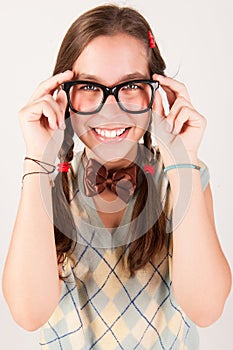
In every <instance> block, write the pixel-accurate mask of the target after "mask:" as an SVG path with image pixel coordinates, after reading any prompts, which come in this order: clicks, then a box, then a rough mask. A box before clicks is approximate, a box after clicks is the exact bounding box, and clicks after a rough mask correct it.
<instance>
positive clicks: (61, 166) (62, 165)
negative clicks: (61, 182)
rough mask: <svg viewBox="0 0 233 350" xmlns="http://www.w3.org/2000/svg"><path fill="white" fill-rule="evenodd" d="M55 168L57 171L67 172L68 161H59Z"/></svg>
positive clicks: (68, 167)
mask: <svg viewBox="0 0 233 350" xmlns="http://www.w3.org/2000/svg"><path fill="white" fill-rule="evenodd" d="M57 169H58V171H59V173H67V172H68V171H69V169H70V163H69V162H63V163H59V164H58V165H57Z"/></svg>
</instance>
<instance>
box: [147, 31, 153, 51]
mask: <svg viewBox="0 0 233 350" xmlns="http://www.w3.org/2000/svg"><path fill="white" fill-rule="evenodd" d="M147 34H148V39H149V44H150V48H151V49H154V48H155V39H154V36H153V34H152V33H151V31H150V30H148V33H147Z"/></svg>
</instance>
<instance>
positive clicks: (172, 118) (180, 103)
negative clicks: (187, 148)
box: [167, 97, 193, 132]
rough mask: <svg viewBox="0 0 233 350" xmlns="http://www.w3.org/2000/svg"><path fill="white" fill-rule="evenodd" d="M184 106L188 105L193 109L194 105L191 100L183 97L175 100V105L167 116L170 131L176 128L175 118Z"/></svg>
mask: <svg viewBox="0 0 233 350" xmlns="http://www.w3.org/2000/svg"><path fill="white" fill-rule="evenodd" d="M184 107H188V108H191V109H193V106H192V104H191V103H190V102H189V101H187V100H186V99H184V98H183V97H178V98H177V99H176V100H175V102H174V104H173V106H172V108H171V110H170V112H169V114H168V116H167V123H168V126H167V128H168V130H169V131H170V132H172V130H173V128H174V123H175V120H176V118H177V116H178V115H179V113H180V111H181V110H182V108H184Z"/></svg>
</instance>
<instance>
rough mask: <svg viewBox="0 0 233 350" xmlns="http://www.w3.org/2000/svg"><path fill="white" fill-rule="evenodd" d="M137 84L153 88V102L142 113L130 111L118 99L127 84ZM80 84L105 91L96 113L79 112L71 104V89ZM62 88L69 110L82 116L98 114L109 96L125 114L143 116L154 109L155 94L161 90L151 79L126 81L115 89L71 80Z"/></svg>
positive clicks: (84, 81)
mask: <svg viewBox="0 0 233 350" xmlns="http://www.w3.org/2000/svg"><path fill="white" fill-rule="evenodd" d="M136 83H147V84H149V85H150V87H151V100H150V103H149V105H148V107H147V108H145V109H143V110H140V111H130V110H128V109H127V108H125V107H124V106H123V105H122V104H121V102H120V101H119V98H118V94H119V91H120V89H121V88H122V87H123V86H125V85H127V84H136ZM78 84H87V85H94V86H96V87H99V88H100V89H101V90H102V91H103V99H102V101H101V102H100V104H99V106H98V108H97V109H95V110H94V111H92V112H80V111H77V110H76V109H75V108H74V107H73V105H72V102H71V99H70V93H69V92H70V88H71V87H72V86H74V85H78ZM61 87H62V89H63V90H64V91H65V93H66V96H67V100H68V105H69V108H70V109H71V110H72V111H73V112H75V113H77V114H80V115H91V114H95V113H98V112H99V111H100V110H101V109H102V107H103V105H104V103H105V102H106V100H107V98H108V96H110V95H113V96H114V97H115V99H116V101H117V103H118V105H119V107H120V108H121V109H122V110H123V111H124V112H127V113H130V114H142V113H145V112H148V111H149V110H150V109H151V108H152V105H153V102H154V94H155V91H156V90H157V89H158V88H159V82H158V81H157V80H150V79H137V80H130V81H126V82H124V83H121V84H118V85H115V86H113V87H107V86H105V85H102V84H99V83H95V82H92V81H87V80H71V81H67V82H65V83H62V84H61Z"/></svg>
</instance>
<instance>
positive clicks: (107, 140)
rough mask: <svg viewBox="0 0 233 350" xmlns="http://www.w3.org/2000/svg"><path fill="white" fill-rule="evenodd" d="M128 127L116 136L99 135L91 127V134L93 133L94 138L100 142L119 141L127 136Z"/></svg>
mask: <svg viewBox="0 0 233 350" xmlns="http://www.w3.org/2000/svg"><path fill="white" fill-rule="evenodd" d="M130 129H131V128H127V129H126V130H125V132H123V134H121V135H119V136H116V137H104V136H101V135H99V134H97V132H96V131H95V129H92V132H93V134H94V135H95V137H96V139H97V140H98V141H101V142H120V141H122V140H124V139H125V138H126V137H127V135H128V133H129V130H130Z"/></svg>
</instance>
